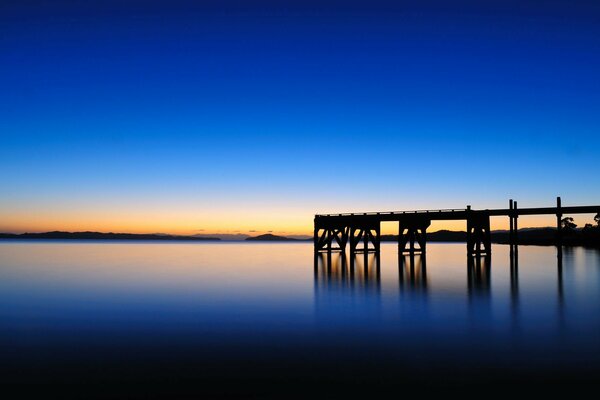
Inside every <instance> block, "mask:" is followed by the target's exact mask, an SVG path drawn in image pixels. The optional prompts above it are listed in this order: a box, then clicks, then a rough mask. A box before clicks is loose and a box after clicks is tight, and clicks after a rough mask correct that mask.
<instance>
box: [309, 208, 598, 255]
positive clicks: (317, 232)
mask: <svg viewBox="0 0 600 400" xmlns="http://www.w3.org/2000/svg"><path fill="white" fill-rule="evenodd" d="M593 213H600V205H596V206H566V207H563V206H562V202H561V199H560V197H557V198H556V206H554V207H541V208H539V207H538V208H518V206H517V202H516V201H513V200H509V207H508V208H503V209H491V210H490V209H485V210H475V209H472V208H471V207H470V206H467V207H466V208H464V209H442V210H417V211H389V212H365V213H346V214H317V215H315V220H314V246H315V252H316V253H318V252H329V253H330V252H334V251H340V252H345V251H346V247H347V245H348V244H349V245H350V246H349V249H350V253H351V254H355V253H359V252H364V253H365V255H366V254H367V253H372V252H374V253H379V251H380V248H381V223H382V222H389V221H393V222H397V223H398V253H399V254H419V253H421V254H424V253H425V252H426V248H427V228H428V227H429V226H430V225H431V221H449V220H464V221H466V225H467V253H468V254H469V255H490V254H491V252H492V246H491V231H490V217H497V216H504V217H508V218H509V227H510V228H509V241H510V244H511V245H513V244H517V243H518V237H517V233H518V219H519V217H520V216H522V215H555V216H556V228H557V235H556V244H557V246H561V238H562V227H561V221H562V218H563V216H564V215H571V214H593ZM361 243H362V246H361Z"/></svg>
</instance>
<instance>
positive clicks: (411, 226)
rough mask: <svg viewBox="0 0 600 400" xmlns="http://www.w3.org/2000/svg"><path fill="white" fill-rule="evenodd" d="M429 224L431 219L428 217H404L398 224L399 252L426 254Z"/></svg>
mask: <svg viewBox="0 0 600 400" xmlns="http://www.w3.org/2000/svg"><path fill="white" fill-rule="evenodd" d="M429 225H431V221H430V220H429V219H426V218H414V217H412V216H411V217H407V218H402V219H401V220H400V222H399V226H398V254H405V253H407V254H413V255H414V254H424V253H425V251H426V245H427V228H428V227H429ZM415 244H417V245H418V246H417V247H415ZM407 246H408V248H407Z"/></svg>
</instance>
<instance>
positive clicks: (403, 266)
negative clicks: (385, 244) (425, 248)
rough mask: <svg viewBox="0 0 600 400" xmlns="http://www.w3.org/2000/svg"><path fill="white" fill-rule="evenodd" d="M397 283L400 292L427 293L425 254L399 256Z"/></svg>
mask: <svg viewBox="0 0 600 400" xmlns="http://www.w3.org/2000/svg"><path fill="white" fill-rule="evenodd" d="M398 264H399V265H398V268H399V271H398V282H399V284H400V289H401V290H412V291H415V292H417V291H421V292H424V293H426V292H427V259H426V257H425V254H416V255H415V254H410V255H402V254H399V260H398Z"/></svg>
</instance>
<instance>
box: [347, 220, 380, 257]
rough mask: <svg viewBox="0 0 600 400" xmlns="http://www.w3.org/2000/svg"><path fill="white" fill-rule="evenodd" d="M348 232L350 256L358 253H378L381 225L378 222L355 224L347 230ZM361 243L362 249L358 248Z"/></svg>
mask: <svg viewBox="0 0 600 400" xmlns="http://www.w3.org/2000/svg"><path fill="white" fill-rule="evenodd" d="M348 232H349V234H348V236H349V240H350V254H354V253H359V252H364V253H369V252H376V253H378V252H379V250H380V249H381V224H380V223H379V222H378V221H377V222H365V223H360V224H355V225H354V226H351V227H349V228H348ZM361 241H362V242H363V247H362V249H361V248H359V246H358V245H359V244H360V242H361ZM370 245H372V246H370Z"/></svg>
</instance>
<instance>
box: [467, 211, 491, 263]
mask: <svg viewBox="0 0 600 400" xmlns="http://www.w3.org/2000/svg"><path fill="white" fill-rule="evenodd" d="M468 210H469V215H468V216H467V253H468V254H469V255H481V254H486V255H490V254H492V237H491V233H490V215H489V214H488V213H486V212H484V211H471V210H470V208H468Z"/></svg>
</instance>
